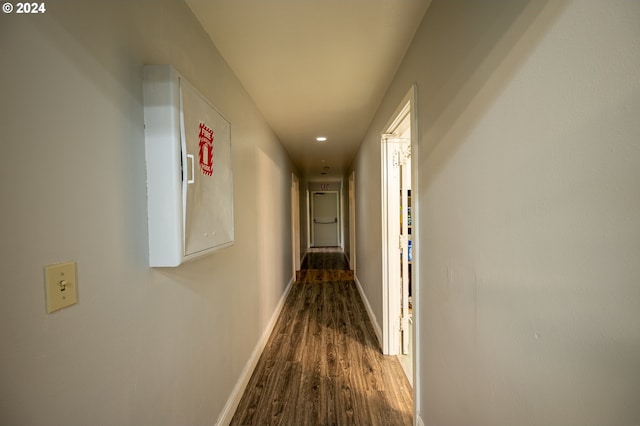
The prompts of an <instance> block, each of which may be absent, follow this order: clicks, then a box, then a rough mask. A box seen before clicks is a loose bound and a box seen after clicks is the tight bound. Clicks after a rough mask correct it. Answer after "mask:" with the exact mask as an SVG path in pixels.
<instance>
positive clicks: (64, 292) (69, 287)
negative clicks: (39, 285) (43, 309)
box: [44, 261, 78, 314]
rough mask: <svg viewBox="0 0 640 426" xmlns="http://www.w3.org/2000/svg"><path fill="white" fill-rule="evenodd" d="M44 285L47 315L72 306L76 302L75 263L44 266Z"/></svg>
mask: <svg viewBox="0 0 640 426" xmlns="http://www.w3.org/2000/svg"><path fill="white" fill-rule="evenodd" d="M44 283H45V286H44V287H45V293H46V298H47V313H49V314H50V313H51V312H55V311H57V310H59V309H62V308H66V307H67V306H71V305H74V304H75V303H76V302H77V301H78V287H77V280H76V262H73V261H71V262H64V263H57V264H55V265H47V266H45V267H44Z"/></svg>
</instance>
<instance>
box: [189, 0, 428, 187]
mask: <svg viewBox="0 0 640 426" xmlns="http://www.w3.org/2000/svg"><path fill="white" fill-rule="evenodd" d="M186 1H187V4H188V5H189V7H190V8H191V10H193V12H194V14H195V15H196V17H197V18H198V20H199V21H200V23H201V24H202V26H203V27H204V29H205V30H206V31H207V33H208V34H209V36H210V37H211V39H212V41H213V43H214V44H215V45H216V47H217V48H218V50H219V51H220V53H221V54H222V55H223V56H224V58H225V60H226V61H227V63H228V64H229V66H230V67H231V69H232V70H233V71H234V72H235V74H236V75H237V77H238V78H239V79H240V81H241V82H242V84H243V85H244V87H245V89H246V90H247V91H248V92H249V94H250V95H251V96H252V97H253V99H254V100H255V102H256V104H257V105H258V108H259V109H260V110H261V111H262V113H263V115H264V116H265V118H266V120H267V121H268V122H269V124H270V125H271V127H272V129H273V130H274V131H275V133H276V134H277V135H278V137H279V139H280V141H281V142H282V144H283V145H284V146H285V148H286V149H287V151H288V152H289V155H290V156H291V159H292V160H293V162H294V163H295V164H296V166H297V167H298V168H299V169H300V172H301V173H302V174H303V175H304V176H306V177H307V178H308V179H309V180H322V179H331V178H341V177H342V176H343V174H344V173H345V171H346V169H347V168H348V167H349V165H350V164H351V161H352V160H353V157H354V155H355V153H356V150H357V148H358V146H359V144H360V142H361V141H362V139H363V137H364V133H365V132H366V130H367V128H368V127H369V124H370V122H371V120H372V118H373V115H374V113H375V111H376V109H377V108H378V105H379V103H380V101H381V99H382V97H383V95H384V93H385V91H386V90H387V87H388V85H389V83H390V81H391V79H392V78H393V75H394V73H395V72H396V70H397V68H398V65H399V64H400V61H401V60H402V57H403V56H404V53H405V51H406V49H407V47H408V45H409V43H410V41H411V38H412V37H413V34H414V33H415V30H416V28H417V26H418V25H419V23H420V21H421V19H422V17H423V15H424V13H425V11H426V10H427V7H428V6H429V3H430V0H186ZM317 136H326V137H327V138H328V140H327V142H324V143H322V144H320V143H317V142H315V138H316V137H317ZM324 167H330V169H329V170H328V173H327V175H321V172H323V168H324Z"/></svg>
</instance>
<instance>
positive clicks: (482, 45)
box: [416, 0, 567, 189]
mask: <svg viewBox="0 0 640 426" xmlns="http://www.w3.org/2000/svg"><path fill="white" fill-rule="evenodd" d="M445 3H446V2H445ZM566 5H567V1H530V0H527V1H513V2H503V1H494V2H475V3H473V2H471V3H470V2H455V3H446V4H443V3H442V2H439V3H436V4H434V5H432V6H431V7H432V8H434V7H447V8H451V9H455V11H454V13H455V14H457V15H458V18H459V20H458V22H459V25H454V26H451V27H450V28H447V27H446V25H447V24H449V25H450V22H448V23H440V24H438V23H434V24H435V25H433V26H432V24H431V23H430V22H426V24H423V25H422V27H421V28H423V29H424V30H423V33H422V34H420V33H418V34H417V35H416V38H417V39H419V38H421V39H422V41H418V46H421V44H423V43H427V42H428V41H427V40H429V39H430V38H431V37H432V35H431V31H432V30H433V33H434V34H437V35H438V37H439V38H442V37H443V36H442V34H446V37H448V38H450V41H449V43H450V44H451V43H454V44H455V43H461V44H464V45H465V48H464V49H457V51H459V52H462V53H460V54H459V55H456V52H455V51H453V52H451V53H450V54H449V52H447V54H446V55H442V54H438V55H437V57H439V58H445V61H444V62H443V63H440V64H439V65H438V66H436V67H435V69H433V70H430V71H429V74H428V75H427V76H426V78H427V79H429V85H430V87H439V88H440V89H439V90H437V91H434V92H432V93H429V96H428V99H427V98H425V97H422V98H420V104H419V109H420V108H424V111H419V113H420V116H421V122H422V123H432V124H431V125H429V126H426V125H424V124H423V127H422V128H421V129H420V132H421V135H420V141H421V148H420V154H419V155H420V157H421V158H420V160H425V159H427V158H430V159H429V163H428V166H427V167H424V168H422V170H424V173H426V174H425V177H426V180H424V181H425V182H430V181H431V178H432V177H433V176H434V175H437V174H438V173H439V168H440V167H441V166H442V165H444V164H446V163H447V159H448V158H449V157H450V156H451V154H452V153H453V152H455V150H456V144H455V142H460V141H462V140H464V136H465V135H467V134H468V132H469V131H470V129H472V128H473V127H474V125H475V123H477V121H478V120H479V119H480V118H481V117H482V116H483V115H484V113H485V112H486V108H487V107H488V106H490V105H491V104H492V101H493V100H494V99H496V98H497V97H498V96H499V95H500V93H501V91H502V89H503V86H504V84H505V83H506V82H508V81H510V80H511V79H512V77H513V75H514V74H515V73H516V72H517V71H518V69H519V68H520V66H521V65H522V63H523V62H524V61H525V59H526V58H527V57H528V56H529V54H530V52H531V51H532V50H533V49H534V48H535V46H536V44H537V43H538V41H539V40H540V38H542V37H543V36H544V34H545V32H546V31H547V30H548V29H549V28H550V27H551V25H552V24H553V22H554V21H555V17H557V16H559V15H560V13H561V12H562V10H563V9H565V8H566ZM476 9H481V10H476ZM477 13H482V14H483V15H486V16H485V19H484V20H483V22H482V25H475V26H474V25H473V20H475V19H476V18H475V16H476V14H477ZM434 14H435V13H434ZM428 16H429V14H427V17H428ZM487 17H490V18H487ZM427 19H428V18H427ZM488 19H490V20H493V24H491V25H487V20H488ZM467 23H468V24H469V25H468V26H467V25H465V24H467ZM463 26H464V27H465V28H461V27H463ZM469 32H473V34H468V33H469ZM470 39H471V40H474V41H473V46H472V47H470V46H469V44H470V42H469V40H470ZM419 48H420V47H419ZM437 48H438V47H434V46H433V45H430V46H429V47H428V48H426V49H427V50H433V49H437ZM514 49H517V52H516V51H515V50H514ZM469 52H471V54H469ZM422 95H423V96H424V95H425V94H424V93H422ZM424 189H426V188H424Z"/></svg>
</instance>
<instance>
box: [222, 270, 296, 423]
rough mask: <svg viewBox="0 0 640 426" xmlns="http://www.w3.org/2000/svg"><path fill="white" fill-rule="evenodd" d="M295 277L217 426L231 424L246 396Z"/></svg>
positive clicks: (285, 291) (281, 299)
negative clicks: (245, 393) (244, 395)
mask: <svg viewBox="0 0 640 426" xmlns="http://www.w3.org/2000/svg"><path fill="white" fill-rule="evenodd" d="M294 280H295V277H292V278H291V280H290V281H289V284H287V288H286V289H285V290H284V293H283V294H282V297H281V298H280V301H279V302H278V306H276V309H275V311H274V312H273V315H271V319H270V320H269V323H268V324H267V327H266V328H265V329H264V331H263V332H262V336H260V340H258V343H257V344H256V347H255V348H254V349H253V352H252V353H251V356H250V357H249V360H248V361H247V364H246V365H245V366H244V369H243V370H242V373H240V379H239V380H238V382H237V383H236V385H235V387H234V388H233V391H232V392H231V396H230V397H229V399H228V400H227V403H226V404H225V406H224V408H223V409H222V412H221V413H220V416H219V417H218V421H217V422H216V426H226V425H228V424H229V423H231V419H232V418H233V415H234V414H235V412H236V409H237V408H238V405H239V404H240V400H241V399H242V395H243V394H244V391H245V389H246V388H247V385H248V384H249V380H250V379H251V375H252V374H253V370H255V368H256V365H258V360H259V359H260V355H262V352H263V351H264V348H265V346H266V345H267V341H268V340H269V336H271V332H273V328H274V327H275V325H276V321H278V317H279V316H280V313H281V312H282V308H283V307H284V302H285V300H287V296H288V295H289V291H291V287H292V286H293V283H294Z"/></svg>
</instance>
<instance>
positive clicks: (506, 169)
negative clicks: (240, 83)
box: [353, 0, 640, 426]
mask: <svg viewBox="0 0 640 426" xmlns="http://www.w3.org/2000/svg"><path fill="white" fill-rule="evenodd" d="M639 18H640V3H638V2H632V1H612V2H606V3H605V2H600V1H575V2H572V1H512V2H503V1H483V2H476V1H460V0H458V1H451V0H447V1H440V0H434V1H433V3H432V4H431V6H430V8H429V10H428V11H427V14H426V15H425V18H424V20H423V22H422V24H421V26H420V27H419V29H418V31H417V33H416V35H415V38H414V40H413V43H412V45H411V47H410V48H409V50H408V52H407V54H406V56H405V58H404V60H403V62H402V64H401V65H400V68H399V70H398V72H397V74H396V76H395V78H394V80H393V82H392V83H391V85H390V87H389V90H388V92H387V94H386V96H385V98H384V100H383V102H382V104H381V106H380V108H379V110H378V112H377V114H376V117H375V119H374V120H373V123H372V125H371V128H370V129H369V132H368V134H367V136H366V138H365V141H364V142H363V144H362V146H361V148H360V150H359V153H358V156H357V158H356V161H355V162H354V166H353V169H354V170H355V172H356V182H357V183H358V194H359V197H360V198H359V199H358V206H357V212H358V221H357V226H358V239H357V243H358V247H357V256H358V275H359V277H360V281H361V282H362V285H363V288H364V291H365V294H366V295H367V298H368V299H369V302H370V304H371V306H372V307H373V309H374V311H375V313H376V316H378V319H379V320H380V318H381V317H382V309H383V306H382V302H381V285H380V279H379V266H378V264H379V262H380V258H381V255H380V253H379V249H378V247H379V245H380V237H379V233H378V232H376V231H375V230H376V229H378V228H379V217H378V216H379V215H377V214H375V213H372V212H374V211H376V210H374V209H376V208H379V207H378V206H379V203H380V195H379V188H378V187H377V184H376V182H379V181H380V175H379V164H380V159H379V153H380V147H379V144H380V133H381V132H382V131H383V130H384V129H383V126H384V123H385V122H386V120H388V119H389V117H390V116H391V114H392V113H393V111H394V109H395V108H396V107H397V106H398V104H399V103H400V101H401V100H402V98H403V96H404V95H405V94H406V93H407V90H408V89H409V88H410V87H411V85H412V84H413V83H416V84H417V90H418V121H419V122H418V127H419V141H418V143H419V154H418V158H417V163H418V167H419V179H418V182H417V184H418V192H417V194H415V193H414V194H413V196H414V197H415V196H416V195H417V196H418V198H419V206H420V211H419V215H418V217H417V218H416V220H417V221H418V222H419V227H420V233H419V235H418V238H419V244H420V245H419V252H417V253H416V254H417V255H418V256H419V262H420V271H421V272H420V277H419V283H418V284H417V286H418V289H417V290H418V294H419V297H418V300H417V301H416V304H417V312H416V315H417V322H416V329H417V335H416V339H417V373H416V374H417V377H416V382H415V383H416V392H417V400H416V409H417V413H418V416H419V418H418V424H424V425H429V426H435V425H477V426H482V425H486V426H490V425H491V426H500V425H504V426H506V425H515V424H517V425H563V426H568V425H576V426H577V425H584V424H598V425H605V424H606V425H614V424H619V425H622V424H628V425H635V424H640V405H638V401H640V310H638V309H637V301H639V300H640V286H639V285H638V282H640V263H638V262H637V259H638V258H640V243H639V242H640V215H638V214H637V212H638V211H640V197H639V194H640V192H639V191H638V182H640V151H639V150H638V141H640V121H638V119H637V117H639V116H640V49H639V47H640V46H639V44H638V40H640V27H638V25H637V23H638V19H639ZM363 182H368V184H367V185H365V184H364V183H363ZM414 192H415V191H414ZM414 238H415V237H414ZM380 321H381V320H380Z"/></svg>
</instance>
